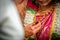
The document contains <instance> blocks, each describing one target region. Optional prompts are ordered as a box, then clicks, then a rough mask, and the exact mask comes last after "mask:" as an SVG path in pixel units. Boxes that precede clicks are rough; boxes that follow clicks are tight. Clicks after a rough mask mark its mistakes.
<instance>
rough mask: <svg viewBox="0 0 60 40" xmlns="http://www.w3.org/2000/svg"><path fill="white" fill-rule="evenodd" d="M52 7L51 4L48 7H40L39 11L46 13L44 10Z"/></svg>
mask: <svg viewBox="0 0 60 40" xmlns="http://www.w3.org/2000/svg"><path fill="white" fill-rule="evenodd" d="M51 6H52V5H50V4H49V5H47V6H39V9H40V10H42V11H44V10H47V9H49V8H51Z"/></svg>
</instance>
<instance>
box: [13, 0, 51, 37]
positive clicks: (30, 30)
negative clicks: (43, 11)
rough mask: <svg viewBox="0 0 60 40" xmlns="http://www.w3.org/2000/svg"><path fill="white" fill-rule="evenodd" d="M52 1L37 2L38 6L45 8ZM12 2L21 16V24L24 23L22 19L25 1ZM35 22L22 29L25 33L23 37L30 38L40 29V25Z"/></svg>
mask: <svg viewBox="0 0 60 40" xmlns="http://www.w3.org/2000/svg"><path fill="white" fill-rule="evenodd" d="M51 1H52V0H37V2H38V4H39V6H41V7H43V8H46V7H47V5H48V4H49V3H50V2H51ZM14 2H15V3H16V5H17V9H18V12H19V14H20V15H21V19H22V23H24V17H25V8H26V4H27V0H23V1H22V0H14ZM35 23H36V22H33V23H31V24H29V25H27V26H26V27H24V31H25V37H28V36H31V35H34V34H36V33H37V32H38V31H39V29H40V28H41V23H40V22H38V23H37V24H35Z"/></svg>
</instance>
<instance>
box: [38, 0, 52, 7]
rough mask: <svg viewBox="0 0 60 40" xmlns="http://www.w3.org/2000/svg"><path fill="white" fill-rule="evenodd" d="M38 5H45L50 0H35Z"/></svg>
mask: <svg viewBox="0 0 60 40" xmlns="http://www.w3.org/2000/svg"><path fill="white" fill-rule="evenodd" d="M37 1H38V3H39V5H40V6H47V5H48V4H49V3H50V2H51V1H52V0H37Z"/></svg>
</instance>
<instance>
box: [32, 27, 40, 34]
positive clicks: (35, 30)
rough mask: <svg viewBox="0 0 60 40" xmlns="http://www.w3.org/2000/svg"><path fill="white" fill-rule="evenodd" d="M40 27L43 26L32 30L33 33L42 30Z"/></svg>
mask: <svg viewBox="0 0 60 40" xmlns="http://www.w3.org/2000/svg"><path fill="white" fill-rule="evenodd" d="M40 28H41V27H38V28H37V29H34V30H33V31H32V33H33V34H36V33H37V32H38V31H39V30H40Z"/></svg>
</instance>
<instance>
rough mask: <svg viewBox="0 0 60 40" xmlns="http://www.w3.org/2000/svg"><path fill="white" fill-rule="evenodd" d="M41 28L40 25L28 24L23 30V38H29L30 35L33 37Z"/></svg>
mask: <svg viewBox="0 0 60 40" xmlns="http://www.w3.org/2000/svg"><path fill="white" fill-rule="evenodd" d="M40 28H41V23H40V22H39V23H37V24H36V23H35V22H34V23H32V24H29V25H27V26H26V27H24V30H25V37H28V36H31V35H34V34H36V33H37V32H38V31H39V29H40Z"/></svg>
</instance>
